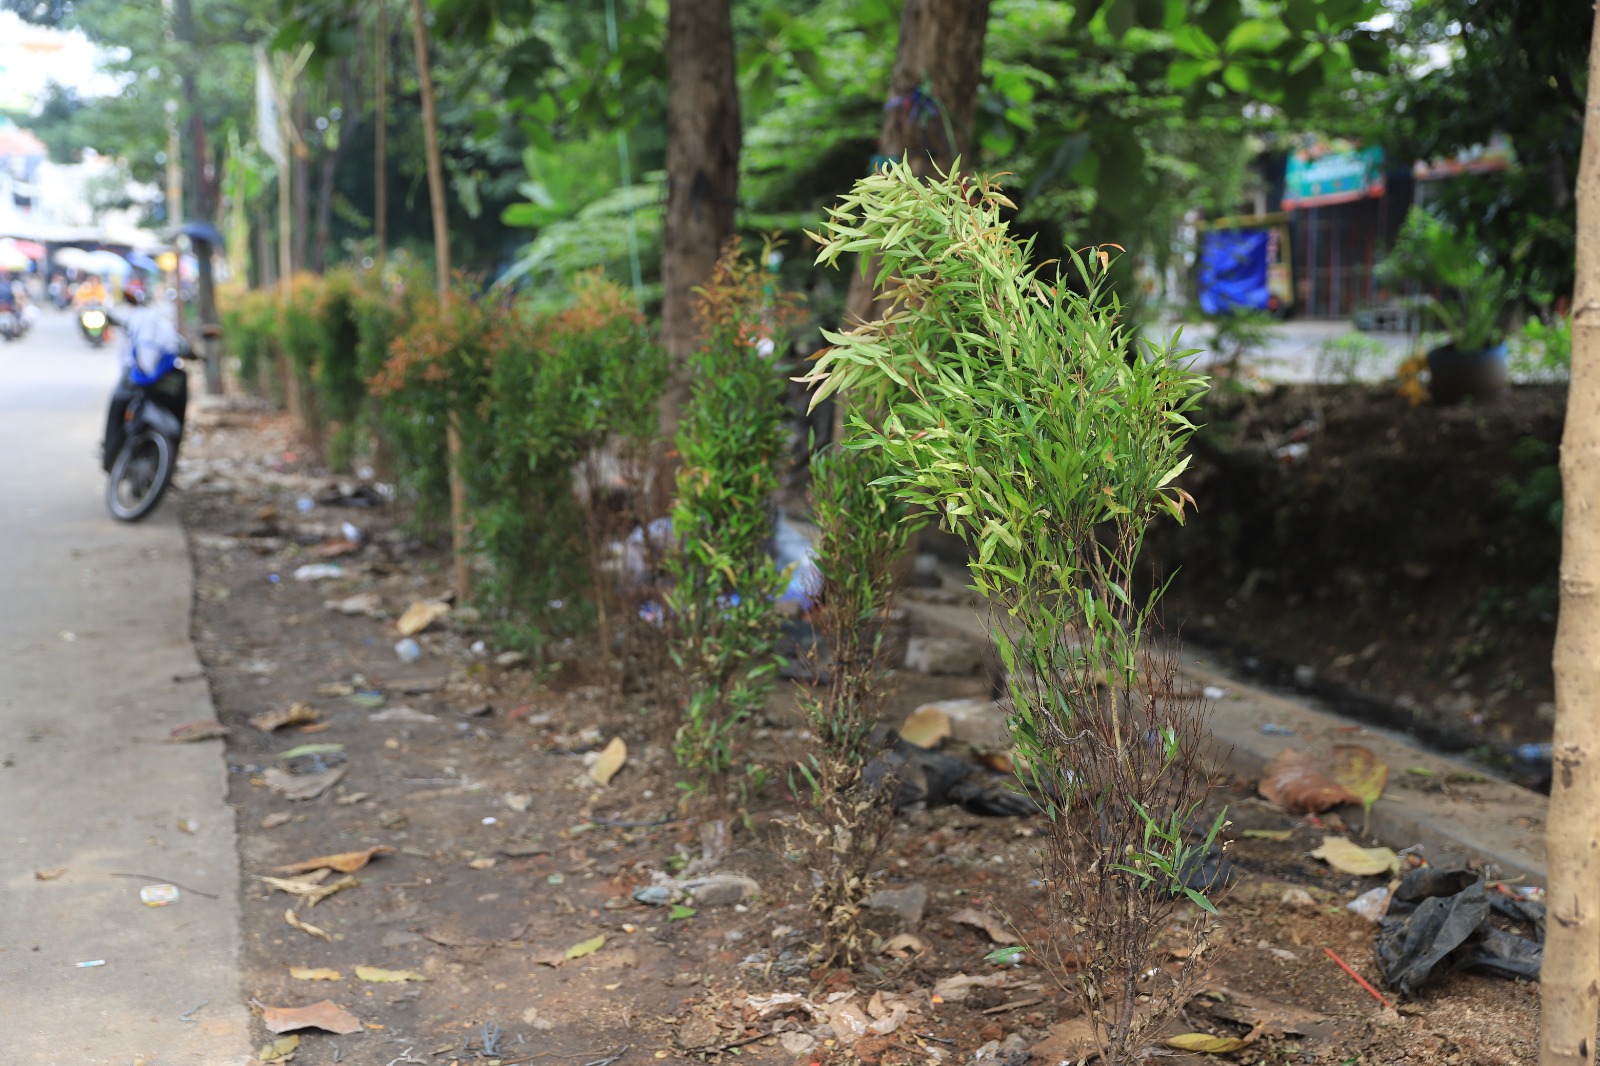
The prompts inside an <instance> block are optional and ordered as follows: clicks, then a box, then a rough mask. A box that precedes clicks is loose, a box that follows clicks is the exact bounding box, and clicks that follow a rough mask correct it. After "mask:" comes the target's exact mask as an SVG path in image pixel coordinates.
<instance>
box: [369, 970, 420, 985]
mask: <svg viewBox="0 0 1600 1066" xmlns="http://www.w3.org/2000/svg"><path fill="white" fill-rule="evenodd" d="M356 976H357V977H359V978H360V979H361V980H363V981H371V982H373V983H374V984H399V983H401V982H403V981H426V980H427V978H426V977H424V976H422V975H421V974H420V973H418V972H417V971H415V970H385V969H383V968H382V967H378V966H357V967H356Z"/></svg>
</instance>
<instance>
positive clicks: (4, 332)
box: [0, 311, 23, 344]
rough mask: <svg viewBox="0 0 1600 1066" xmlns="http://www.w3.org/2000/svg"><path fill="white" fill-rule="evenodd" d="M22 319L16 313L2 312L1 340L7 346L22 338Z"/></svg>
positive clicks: (0, 316)
mask: <svg viewBox="0 0 1600 1066" xmlns="http://www.w3.org/2000/svg"><path fill="white" fill-rule="evenodd" d="M22 333H23V328H22V318H21V316H19V315H18V314H17V313H16V312H15V311H0V340H4V341H5V342H6V343H7V344H9V343H11V342H12V341H14V340H16V339H17V338H18V337H20V336H22Z"/></svg>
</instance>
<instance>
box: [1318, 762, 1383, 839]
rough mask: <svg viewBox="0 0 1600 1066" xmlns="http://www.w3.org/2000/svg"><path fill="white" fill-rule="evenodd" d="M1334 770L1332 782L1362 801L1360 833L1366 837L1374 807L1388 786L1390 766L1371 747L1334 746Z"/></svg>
mask: <svg viewBox="0 0 1600 1066" xmlns="http://www.w3.org/2000/svg"><path fill="white" fill-rule="evenodd" d="M1332 769H1333V779H1334V780H1335V781H1337V782H1339V784H1341V785H1343V786H1344V787H1345V788H1347V789H1349V790H1350V793H1351V794H1352V795H1354V796H1355V797H1356V799H1358V800H1360V801H1361V833H1362V835H1363V836H1365V835H1366V832H1367V823H1368V821H1370V820H1371V818H1372V805H1373V804H1374V803H1377V802H1378V800H1379V799H1380V798H1381V797H1382V796H1383V789H1384V786H1386V785H1387V784H1388V783H1389V764H1388V763H1386V762H1382V761H1380V760H1379V758H1378V756H1377V755H1376V754H1374V753H1373V751H1372V749H1371V748H1368V747H1363V746H1362V745H1360V744H1335V745H1334V747H1333V767H1332Z"/></svg>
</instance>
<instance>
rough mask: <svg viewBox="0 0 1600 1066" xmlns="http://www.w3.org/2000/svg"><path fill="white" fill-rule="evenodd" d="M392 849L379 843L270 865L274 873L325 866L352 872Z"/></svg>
mask: <svg viewBox="0 0 1600 1066" xmlns="http://www.w3.org/2000/svg"><path fill="white" fill-rule="evenodd" d="M393 851H394V849H393V848H391V847H390V846H389V845H387V844H379V845H378V846H377V847H372V848H368V849H366V850H365V851H341V852H339V854H337V855H318V856H317V857H316V858H314V859H305V860H303V861H301V862H291V863H289V864H288V865H287V866H274V867H272V872H273V873H275V874H299V873H305V872H306V871H307V870H315V869H317V868H318V867H322V866H326V867H327V868H328V869H330V870H338V871H339V872H340V873H342V874H353V873H355V872H356V871H357V870H359V869H361V868H362V867H363V866H365V865H366V864H367V863H369V862H371V861H372V858H373V856H375V855H388V854H391V853H392V852H393Z"/></svg>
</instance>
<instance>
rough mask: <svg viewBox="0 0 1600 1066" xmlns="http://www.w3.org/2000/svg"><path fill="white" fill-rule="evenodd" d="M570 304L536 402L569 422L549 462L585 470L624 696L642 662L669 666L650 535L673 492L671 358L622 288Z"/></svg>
mask: <svg viewBox="0 0 1600 1066" xmlns="http://www.w3.org/2000/svg"><path fill="white" fill-rule="evenodd" d="M570 298H571V304H570V305H569V306H567V307H565V308H562V309H561V310H559V311H555V312H552V313H547V314H544V315H542V316H541V317H540V320H539V322H540V325H539V333H540V335H541V343H542V344H543V346H544V349H545V357H544V365H543V367H542V370H541V382H540V386H539V389H538V397H537V398H536V403H535V406H537V407H538V408H539V409H541V410H549V411H550V412H551V414H552V416H558V417H559V418H560V419H561V423H560V425H561V427H562V430H563V432H562V434H561V437H562V440H563V443H562V445H561V447H560V450H559V452H558V453H557V454H554V455H552V456H551V461H552V462H553V463H560V464H562V465H563V466H564V467H565V468H566V469H568V470H571V471H573V472H575V474H576V479H577V480H576V484H575V485H573V486H572V488H573V489H575V495H576V498H577V501H578V505H579V510H580V512H581V515H582V522H583V527H584V531H585V532H586V534H587V536H586V537H585V542H586V544H587V546H588V562H589V576H590V583H591V590H592V593H593V600H594V611H595V621H596V625H597V629H598V636H599V639H600V646H601V648H602V649H604V652H605V654H606V655H608V656H610V657H611V661H612V662H613V663H614V664H615V665H616V666H617V671H616V674H615V677H614V679H613V680H614V681H615V683H616V685H617V686H618V689H619V691H620V690H621V689H623V688H626V686H627V685H628V683H629V680H630V671H632V670H633V669H634V667H635V665H636V661H637V667H638V668H639V670H640V672H641V673H645V674H653V673H656V672H659V670H660V668H661V666H663V665H664V663H663V662H662V659H663V654H664V650H665V648H664V641H663V639H662V629H661V625H660V614H661V609H660V605H659V604H658V603H656V602H655V598H656V597H657V596H658V595H659V593H658V591H657V590H656V588H655V581H654V575H655V574H656V573H657V571H658V570H659V568H660V566H661V564H662V560H663V558H664V556H665V550H666V548H667V547H668V546H669V545H668V543H667V540H668V538H665V537H661V536H650V535H648V534H649V530H650V529H651V524H652V523H653V522H656V521H657V520H659V519H660V518H662V517H663V516H664V514H665V513H666V511H665V509H666V506H667V503H666V496H667V493H668V492H669V491H670V485H669V484H668V483H667V481H668V479H667V478H665V477H664V476H661V472H660V471H659V470H658V469H657V457H658V452H659V449H658V448H657V447H656V441H657V436H658V421H657V420H658V412H657V404H658V402H659V401H660V398H661V393H662V390H663V389H664V388H665V387H666V381H667V372H668V366H669V361H668V357H667V353H666V350H665V349H664V348H662V347H661V345H659V344H658V343H656V340H655V337H654V335H653V332H652V330H651V328H650V325H649V322H648V321H647V320H646V319H645V317H644V316H643V315H642V314H640V313H639V311H638V309H637V307H636V306H635V304H634V301H633V298H632V296H631V295H630V294H629V293H628V292H627V291H626V290H624V289H623V288H622V287H621V286H620V285H617V284H616V283H614V282H611V281H608V280H606V279H605V277H604V276H603V275H601V274H600V273H599V272H598V271H595V272H590V273H587V274H583V275H580V276H579V277H578V278H577V279H576V280H575V281H574V282H573V284H572V286H571V294H570Z"/></svg>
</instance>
